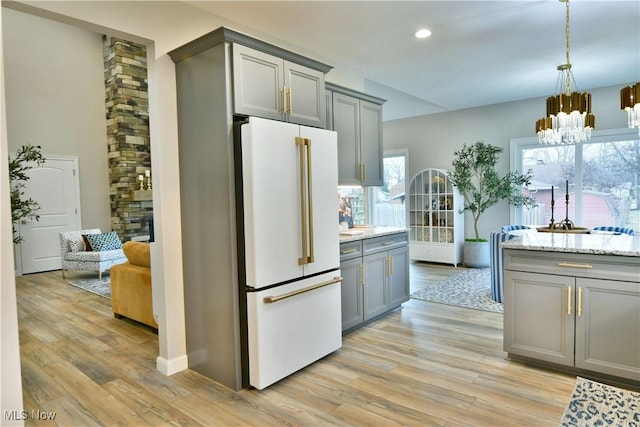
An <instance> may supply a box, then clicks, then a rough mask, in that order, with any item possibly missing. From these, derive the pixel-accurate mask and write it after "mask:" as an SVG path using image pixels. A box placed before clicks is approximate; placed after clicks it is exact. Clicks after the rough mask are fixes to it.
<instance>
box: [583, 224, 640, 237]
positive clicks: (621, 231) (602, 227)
mask: <svg viewBox="0 0 640 427" xmlns="http://www.w3.org/2000/svg"><path fill="white" fill-rule="evenodd" d="M591 231H595V232H598V231H605V232H610V233H616V234H618V233H619V234H628V235H630V236H634V235H635V232H634V231H633V228H628V227H617V226H612V225H599V226H597V227H593V228H592V229H591Z"/></svg>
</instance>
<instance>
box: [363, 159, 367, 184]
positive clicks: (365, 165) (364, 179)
mask: <svg viewBox="0 0 640 427" xmlns="http://www.w3.org/2000/svg"><path fill="white" fill-rule="evenodd" d="M362 171H363V172H362V180H363V181H366V180H367V164H366V163H364V162H363V163H362Z"/></svg>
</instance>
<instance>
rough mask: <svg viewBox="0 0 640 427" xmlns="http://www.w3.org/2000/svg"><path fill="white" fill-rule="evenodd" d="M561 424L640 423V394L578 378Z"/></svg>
mask: <svg viewBox="0 0 640 427" xmlns="http://www.w3.org/2000/svg"><path fill="white" fill-rule="evenodd" d="M560 425H561V426H563V427H564V426H569V427H571V426H576V427H588V426H589V427H590V426H625V427H627V426H628V427H631V426H638V425H640V393H636V392H633V391H629V390H624V389H621V388H617V387H613V386H610V385H606V384H601V383H597V382H595V381H590V380H587V379H584V378H581V377H577V379H576V386H575V388H574V390H573V395H572V396H571V401H569V404H568V405H567V409H565V411H564V415H563V416H562V421H561V423H560Z"/></svg>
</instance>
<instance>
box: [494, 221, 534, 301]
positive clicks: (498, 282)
mask: <svg viewBox="0 0 640 427" xmlns="http://www.w3.org/2000/svg"><path fill="white" fill-rule="evenodd" d="M529 230H530V231H532V232H535V231H536V229H535V228H534V227H529V226H527V225H505V226H504V227H502V229H501V230H500V231H492V232H491V234H490V235H489V261H490V268H491V270H490V272H491V299H493V300H494V301H496V302H502V296H503V295H502V294H503V292H504V280H503V277H502V269H503V266H504V250H503V249H502V248H501V247H500V243H502V242H504V241H506V240H510V239H513V238H514V237H517V235H518V234H522V233H523V232H528V231H529Z"/></svg>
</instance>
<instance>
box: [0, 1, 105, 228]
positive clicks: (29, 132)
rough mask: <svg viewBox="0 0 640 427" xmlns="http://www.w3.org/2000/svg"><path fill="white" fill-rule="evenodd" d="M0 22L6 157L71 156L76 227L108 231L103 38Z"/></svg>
mask: <svg viewBox="0 0 640 427" xmlns="http://www.w3.org/2000/svg"><path fill="white" fill-rule="evenodd" d="M2 20H3V22H2V29H3V35H4V57H5V62H4V66H5V82H6V93H5V97H6V108H7V110H6V111H7V124H8V126H7V134H8V144H9V151H10V152H12V153H14V152H15V151H16V150H17V149H18V147H20V146H22V145H24V144H32V145H40V146H42V153H43V154H44V155H45V156H46V155H62V156H77V157H78V164H79V169H80V175H79V177H80V178H79V179H80V199H81V206H80V207H81V213H82V217H81V224H82V227H83V228H96V227H97V228H100V229H102V230H103V231H109V230H111V213H110V207H109V170H108V158H107V135H106V118H105V105H104V97H105V89H104V65H103V59H102V36H101V35H100V34H97V33H94V32H90V31H86V30H83V29H80V28H78V27H74V26H71V25H67V24H61V23H58V22H55V21H51V20H49V19H43V18H39V17H36V16H33V15H29V14H26V13H22V12H17V11H14V10H11V9H5V10H4V13H3V15H2Z"/></svg>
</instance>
